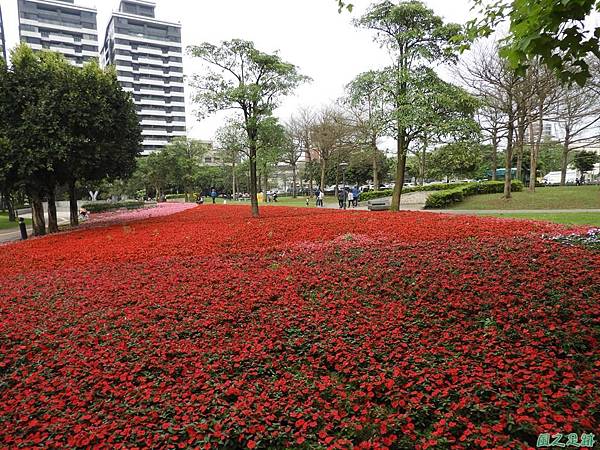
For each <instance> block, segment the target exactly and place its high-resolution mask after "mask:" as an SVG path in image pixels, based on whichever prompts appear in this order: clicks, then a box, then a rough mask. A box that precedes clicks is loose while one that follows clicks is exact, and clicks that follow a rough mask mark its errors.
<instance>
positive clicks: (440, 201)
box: [425, 180, 523, 209]
mask: <svg viewBox="0 0 600 450" xmlns="http://www.w3.org/2000/svg"><path fill="white" fill-rule="evenodd" d="M511 189H512V191H513V192H520V191H522V190H523V183H522V182H521V181H518V180H513V182H512V188H511ZM502 192H504V181H485V182H483V183H468V184H464V185H462V186H460V187H457V188H454V189H450V190H448V191H441V192H435V193H433V194H431V195H430V196H429V197H428V198H427V201H426V202H425V208H426V209H434V208H446V207H447V206H450V205H453V204H454V203H460V202H462V201H463V200H464V199H465V197H468V196H469V195H482V194H501V193H502Z"/></svg>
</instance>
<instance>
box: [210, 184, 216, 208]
mask: <svg viewBox="0 0 600 450" xmlns="http://www.w3.org/2000/svg"><path fill="white" fill-rule="evenodd" d="M210 198H212V201H213V205H214V204H215V202H216V200H217V191H216V190H215V188H213V189H212V191H210Z"/></svg>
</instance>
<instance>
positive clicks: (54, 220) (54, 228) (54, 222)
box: [48, 186, 58, 233]
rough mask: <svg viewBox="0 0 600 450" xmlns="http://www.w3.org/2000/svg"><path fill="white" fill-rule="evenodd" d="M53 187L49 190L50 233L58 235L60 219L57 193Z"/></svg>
mask: <svg viewBox="0 0 600 450" xmlns="http://www.w3.org/2000/svg"><path fill="white" fill-rule="evenodd" d="M55 189H56V188H55V187H54V186H52V187H50V188H49V189H48V233H58V217H57V215H56V191H55Z"/></svg>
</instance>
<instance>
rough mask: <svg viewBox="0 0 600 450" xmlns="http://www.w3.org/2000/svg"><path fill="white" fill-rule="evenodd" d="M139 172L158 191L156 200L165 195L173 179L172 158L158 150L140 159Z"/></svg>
mask: <svg viewBox="0 0 600 450" xmlns="http://www.w3.org/2000/svg"><path fill="white" fill-rule="evenodd" d="M137 170H138V174H137V175H136V176H141V177H142V178H143V179H144V180H146V183H147V184H148V185H150V186H151V187H152V188H153V189H154V192H155V193H156V200H157V201H158V200H160V199H161V198H162V197H163V196H164V195H165V190H166V189H167V186H168V184H169V181H170V180H171V179H172V171H171V158H170V157H169V155H168V154H166V153H163V152H156V153H152V154H151V155H148V156H146V157H143V158H140V159H138V169H137Z"/></svg>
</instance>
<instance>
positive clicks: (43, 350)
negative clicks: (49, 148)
mask: <svg viewBox="0 0 600 450" xmlns="http://www.w3.org/2000/svg"><path fill="white" fill-rule="evenodd" d="M262 214H263V217H262V218H261V219H259V220H255V219H251V218H250V217H249V211H248V208H247V206H245V207H244V206H212V205H205V206H201V207H196V208H194V209H191V210H188V211H184V212H181V213H179V214H175V215H172V216H169V217H153V218H149V219H147V220H144V221H137V222H136V221H133V222H132V221H128V222H126V223H124V224H114V225H112V226H109V227H101V228H92V229H87V230H82V231H80V232H76V233H70V234H65V235H59V236H50V237H48V238H44V239H38V240H33V241H29V242H23V243H18V244H14V245H10V246H7V247H4V248H3V249H2V252H1V253H0V279H1V280H2V287H3V288H2V290H0V311H2V315H1V316H0V317H2V321H1V322H0V327H1V328H0V330H1V333H2V334H1V335H0V336H1V339H0V385H1V386H2V389H0V442H2V444H3V446H4V447H19V446H21V447H30V446H42V447H53V446H54V447H87V446H94V445H101V446H105V447H110V448H119V447H128V448H130V447H144V446H150V447H160V448H164V447H172V448H177V447H179V448H188V447H200V448H306V449H309V448H352V447H354V448H365V449H366V448H373V449H375V448H378V449H384V448H396V449H408V448H416V449H425V448H469V449H470V448H533V447H534V446H535V445H536V439H537V435H538V434H539V433H544V432H546V433H552V434H554V433H556V432H561V433H565V434H567V433H569V432H574V433H583V432H593V431H595V430H597V429H598V427H599V423H598V408H599V407H600V401H599V400H600V395H599V386H600V379H599V376H598V372H599V371H598V369H599V367H600V363H599V362H598V325H599V320H600V319H599V312H600V311H599V308H600V307H599V304H598V294H599V286H600V271H598V270H597V268H598V266H599V264H600V254H599V253H598V252H597V251H594V250H590V249H588V248H585V247H581V246H565V245H563V244H561V243H559V242H554V241H552V240H548V239H546V238H545V237H544V236H548V235H552V236H555V235H558V234H561V233H564V230H565V229H564V228H562V227H561V226H558V225H551V224H546V223H536V222H526V221H512V220H503V219H495V218H476V217H466V216H464V217H463V216H456V217H455V216H445V215H437V214H435V215H434V214H429V213H410V212H404V213H396V214H394V213H381V214H377V215H371V214H369V213H366V212H351V213H350V212H349V213H340V212H338V211H330V210H315V209H311V210H308V209H300V208H278V207H272V208H264V209H263V210H262Z"/></svg>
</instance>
